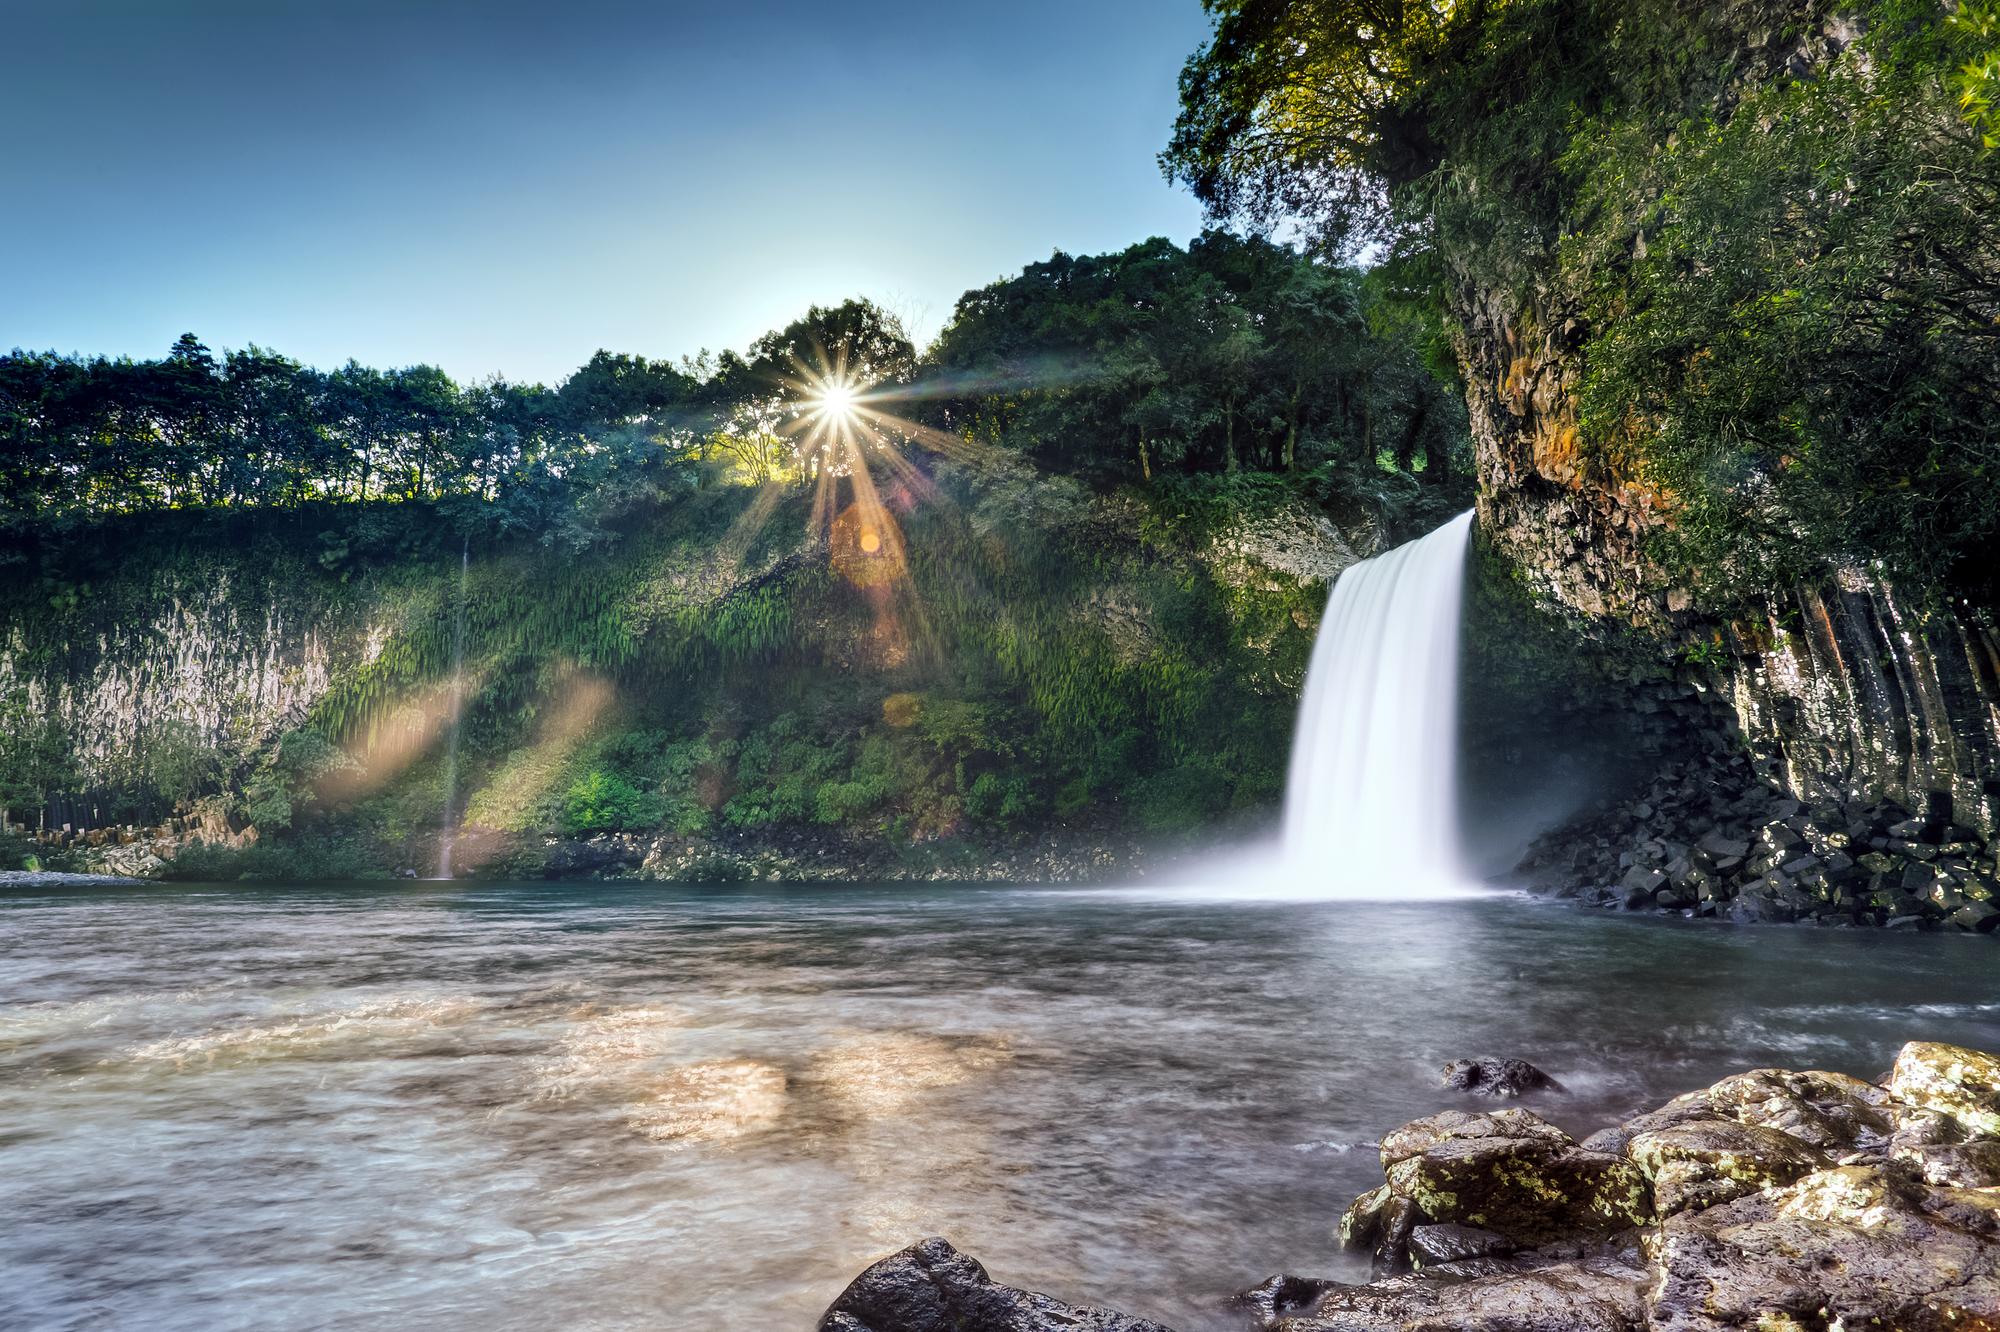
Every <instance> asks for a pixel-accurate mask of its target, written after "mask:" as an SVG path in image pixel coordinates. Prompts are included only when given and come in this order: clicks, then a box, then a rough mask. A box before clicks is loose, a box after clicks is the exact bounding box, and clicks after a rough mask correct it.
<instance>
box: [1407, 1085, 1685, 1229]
mask: <svg viewBox="0 0 2000 1332" xmlns="http://www.w3.org/2000/svg"><path fill="white" fill-rule="evenodd" d="M1382 1164H1383V1169H1384V1172H1385V1173H1386V1175H1387V1176H1388V1181H1389V1188H1390V1189H1391V1190H1392V1191H1393V1192H1394V1193H1395V1194H1396V1195H1397V1196H1399V1197H1403V1198H1407V1199H1409V1200H1410V1201H1411V1202H1413V1203H1415V1204H1416V1205H1417V1207H1418V1208H1420V1209H1421V1210H1422V1211H1423V1214H1424V1215H1425V1216H1426V1217H1428V1218H1429V1219H1430V1220H1432V1221H1455V1222H1460V1223H1463V1224H1465V1225H1470V1226H1478V1227H1480V1228H1482V1229H1485V1230H1491V1231H1493V1232H1495V1233H1497V1234H1500V1235H1503V1236H1505V1237H1506V1238H1507V1239H1509V1240H1512V1241H1514V1242H1515V1243H1517V1244H1524V1245H1533V1244H1541V1243H1545V1242H1547V1241H1549V1240H1552V1239H1558V1238H1563V1237H1569V1236H1576V1235H1601V1234H1609V1233H1612V1232H1615V1231H1619V1230H1627V1229H1630V1228H1632V1227H1634V1226H1639V1225H1644V1224H1645V1223H1646V1222H1648V1221H1650V1220H1651V1219H1652V1215H1653V1210H1652V1193H1651V1189H1650V1187H1649V1186H1648V1184H1647V1181H1646V1178H1645V1176H1644V1175H1642V1174H1641V1173H1640V1172H1639V1170H1638V1169H1637V1167H1635V1166H1633V1165H1632V1163H1631V1162H1629V1161H1626V1160H1624V1159H1622V1158H1620V1157H1617V1156H1612V1155H1609V1154H1607V1153H1603V1152H1590V1151H1585V1150H1583V1149H1582V1148H1580V1147H1578V1146H1577V1145H1576V1142H1575V1140H1574V1139H1572V1138H1571V1137H1570V1136H1569V1135H1568V1134H1567V1133H1564V1132H1563V1131H1562V1130H1561V1129H1559V1128H1557V1127H1556V1126H1555V1125H1553V1124H1551V1123H1549V1122H1548V1121H1546V1120H1544V1119H1542V1118H1540V1117H1539V1116H1537V1115H1533V1114H1530V1113H1529V1112H1528V1111H1526V1110H1501V1111H1497V1112H1494V1113H1491V1114H1479V1115H1473V1114H1466V1113H1464V1112H1462V1111H1446V1112H1445V1113H1443V1114H1439V1115H1432V1116H1430V1117H1429V1118H1427V1119H1419V1120H1416V1121H1413V1122H1412V1123H1409V1124H1406V1125H1404V1126H1403V1127H1402V1128H1400V1129H1397V1130H1396V1131H1395V1132H1394V1133H1391V1134H1389V1135H1388V1136H1387V1137H1385V1138H1383V1140H1382Z"/></svg>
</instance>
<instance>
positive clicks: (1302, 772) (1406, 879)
mask: <svg viewBox="0 0 2000 1332" xmlns="http://www.w3.org/2000/svg"><path fill="white" fill-rule="evenodd" d="M1471 532H1472V514H1471V513H1470V512H1467V513H1463V514H1460V515H1459V516H1458V517H1456V518H1454V519H1452V520H1451V521H1450V522H1448V523H1446V524H1445V525H1444V526H1443V527H1440V528H1438V529H1437V530H1436V531H1434V532H1432V533H1431V534H1430V535H1429V536H1426V537H1423V538H1421V539H1419V540H1416V541H1412V542H1410V543H1408V544H1407V545H1403V546H1398V547H1397V548H1396V549H1394V550H1392V551H1389V552H1387V553H1386V554H1382V555H1377V556H1376V557H1375V558H1373V559H1370V560H1364V561H1362V562H1361V563H1360V564H1356V565H1354V566H1353V567H1351V568H1349V569H1348V570H1347V571H1346V572H1344V573H1342V574H1341V575H1340V578H1339V580H1338V581H1337V582H1335V583H1334V586H1333V594H1332V596H1331V597H1330V598H1329V599H1328V601H1327V607H1326V615H1325V617H1324V618H1323V619H1322V620H1321V621H1320V628H1319V637H1318V639H1317V640H1316V641H1315V642H1314V644H1313V652H1312V665H1311V667H1310V668H1309V669H1308V671H1307V673H1306V685H1305V698H1304V700H1303V701H1302V703H1301V705H1300V708H1299V721H1298V730H1297V732H1296V734H1295V736H1294V738H1293V742H1292V765H1291V773H1290V780H1289V781H1288V782H1287V784H1286V787H1285V835H1284V860H1285V865H1286V870H1287V875H1288V878H1289V879H1290V880H1291V883H1290V887H1291V889H1292V890H1293V891H1294V892H1297V893H1300V894H1304V895H1311V896H1354V897H1396V898H1402V897H1419V896H1425V895H1431V896H1436V895H1441V894H1445V893H1451V892H1463V891H1465V890H1466V889H1468V888H1469V887H1471V886H1472V883H1471V876H1470V875H1469V874H1468V873H1467V872H1466V871H1465V869H1464V867H1463V865H1462V864H1461V861H1460V855H1459V846H1458V818H1457V806H1458V800H1457V776H1458V772H1457V769H1458V763H1457V740H1458V626H1459V615H1460V601H1461V597H1462V593H1463V591H1464V586H1465V550H1466V543H1467V541H1468V540H1470V537H1471Z"/></svg>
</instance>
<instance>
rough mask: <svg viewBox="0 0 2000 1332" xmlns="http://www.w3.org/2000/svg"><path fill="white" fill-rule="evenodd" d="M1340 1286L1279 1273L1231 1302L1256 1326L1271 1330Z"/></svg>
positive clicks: (1310, 1278) (1307, 1309)
mask: <svg viewBox="0 0 2000 1332" xmlns="http://www.w3.org/2000/svg"><path fill="white" fill-rule="evenodd" d="M1340 1284H1341V1283H1340V1282H1338V1281H1326V1280H1322V1279H1321V1278H1319V1277H1299V1276H1285V1275H1282V1274H1280V1275H1278V1276H1273V1277H1266V1278H1265V1279H1264V1280H1263V1281H1262V1282H1261V1283H1259V1284H1257V1285H1255V1286H1252V1287H1251V1288H1250V1289H1248V1290H1246V1291H1244V1292H1243V1293H1242V1294H1241V1295H1238V1296H1237V1297H1236V1299H1235V1300H1234V1303H1235V1304H1237V1305H1240V1306H1241V1307H1242V1308H1243V1309H1244V1310H1246V1311H1247V1312H1248V1313H1249V1315H1250V1319H1251V1321H1252V1322H1253V1323H1255V1324H1256V1325H1257V1326H1258V1327H1260V1328H1275V1327H1277V1326H1278V1325H1279V1324H1280V1323H1282V1322H1283V1321H1284V1320H1285V1319H1287V1318H1291V1317H1293V1316H1294V1315H1298V1314H1303V1313H1306V1312H1308V1311H1309V1310H1310V1309H1311V1308H1312V1307H1313V1306H1314V1305H1316V1304H1318V1303H1319V1301H1320V1298H1321V1297H1322V1296H1324V1295H1325V1294H1326V1293H1327V1292H1328V1291H1330V1290H1332V1289H1334V1288H1335V1287H1337V1286H1339V1285H1340Z"/></svg>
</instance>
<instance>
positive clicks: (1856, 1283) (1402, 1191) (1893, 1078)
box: [819, 1042, 2000, 1332]
mask: <svg viewBox="0 0 2000 1332" xmlns="http://www.w3.org/2000/svg"><path fill="white" fill-rule="evenodd" d="M1382 1168H1383V1183H1382V1185H1381V1187H1379V1188H1377V1189H1375V1190H1373V1191H1371V1192H1369V1193H1366V1194H1364V1195H1362V1197H1360V1198H1359V1199H1357V1200H1356V1201H1355V1202H1354V1204H1353V1206H1352V1207H1350V1208H1349V1209H1348V1211H1347V1214H1346V1216H1345V1217H1344V1218H1343V1219H1342V1221H1341V1224H1340V1232H1339V1234H1340V1239H1341V1242H1342V1243H1343V1244H1346V1245H1348V1246H1351V1247H1360V1248H1365V1249H1368V1250H1371V1251H1372V1252H1373V1254H1374V1263H1375V1268H1376V1278H1375V1279H1374V1280H1372V1281H1370V1282H1369V1283H1368V1284H1366V1285H1354V1284H1348V1283H1343V1282H1338V1281H1330V1280H1322V1279H1317V1278H1312V1277H1298V1276H1275V1277H1272V1278H1270V1279H1269V1280H1268V1281H1266V1282H1264V1283H1263V1284H1262V1285H1260V1286H1258V1287H1256V1288H1255V1289H1253V1290H1250V1291H1248V1292H1246V1293H1245V1294H1244V1295H1242V1296H1241V1297H1239V1300H1238V1312H1239V1315H1240V1316H1241V1318H1242V1319H1243V1320H1244V1322H1245V1324H1246V1325H1247V1326H1249V1327H1254V1328H1258V1329H1261V1330H1262V1332H1445V1330H1446V1329H1450V1330H1451V1332H1725V1330H1729V1332H1736V1330H1738V1329H1757V1332H1807V1330H1808V1329H1816V1330H1818V1332H1826V1330H1827V1329H1840V1328H1848V1329H1855V1328H1862V1327H1870V1328H1882V1329H1902V1330H1904V1332H1947V1330H1949V1332H1995V1329H2000V1057H1996V1056H1994V1055H1990V1054H1982V1053H1980V1052H1978V1051H1975V1050H1967V1049H1962V1048H1958V1047H1953V1046H1946V1045H1934V1044H1927V1043H1922V1042H1913V1043H1911V1044H1909V1045H1906V1046H1904V1047H1903V1049H1902V1052H1901V1053H1900V1054H1899V1055H1898V1056H1897V1059H1896V1063H1895V1067H1894V1069H1893V1070H1892V1071H1891V1072H1890V1073H1889V1075H1888V1076H1887V1077H1885V1078H1884V1079H1883V1081H1882V1083H1880V1084H1876V1083H1871V1082H1864V1081H1862V1080H1860V1079H1858V1078H1853V1077H1848V1076H1846V1075H1844V1074H1839V1073H1823V1072H1789V1071H1786V1070H1783V1069H1758V1070H1755V1071H1752V1072H1748V1073H1739V1074H1737V1075H1735V1076H1733V1077H1728V1078H1724V1079H1723V1080H1722V1081H1721V1082H1718V1083H1716V1084H1715V1085H1714V1086H1712V1087H1709V1088H1706V1089H1704V1090H1702V1091H1697V1092H1691V1093H1689V1094H1687V1095H1684V1096H1679V1097H1676V1098H1675V1099H1674V1100H1672V1101H1669V1102H1668V1103H1667V1104H1666V1105H1663V1106H1661V1107H1660V1108H1658V1109H1657V1110H1653V1111H1649V1112H1647V1113H1645V1114H1642V1115H1638V1116H1636V1117H1634V1118H1632V1119H1629V1120H1626V1121H1625V1122H1623V1123H1621V1124H1617V1125H1614V1126H1612V1127H1610V1128H1607V1129H1604V1130H1602V1131H1601V1132H1598V1133H1594V1134H1592V1135H1591V1136H1589V1137H1588V1138H1585V1139H1584V1140H1583V1141H1581V1142H1578V1141H1577V1140H1576V1139H1574V1138H1572V1137H1571V1136H1570V1135H1569V1134H1567V1133H1565V1132H1564V1131H1563V1130H1562V1129H1560V1128H1558V1127H1556V1126H1555V1125H1553V1124H1550V1123H1548V1122H1547V1121H1546V1120H1543V1119H1541V1118H1539V1117H1538V1116H1536V1115H1534V1114H1532V1113H1530V1112H1529V1111H1527V1110H1524V1109H1519V1108H1511V1107H1510V1108H1508V1109H1504V1110H1496V1111H1492V1112H1488V1113H1483V1114H1473V1113H1467V1112H1465V1111H1458V1110H1450V1111H1445V1112H1444V1113H1442V1114H1437V1115H1432V1116H1430V1117H1428V1118H1425V1119H1419V1120H1416V1121H1414V1122H1413V1123H1409V1124H1405V1125H1404V1126H1403V1127H1401V1128H1399V1129H1397V1130H1396V1131H1395V1132H1393V1133H1390V1134H1388V1135H1386V1136H1385V1137H1384V1138H1383V1139H1382ZM1058 1328H1060V1329H1068V1330H1072V1332H1165V1329H1163V1328H1161V1327H1160V1325H1159V1324H1157V1323H1153V1322H1150V1321H1148V1320H1145V1319H1141V1318H1134V1317H1130V1316H1128V1315H1124V1314H1118V1313H1113V1312H1110V1311H1107V1310H1103V1309H1091V1308H1083V1307H1079V1306H1075V1305H1069V1304H1065V1303H1063V1302H1062V1301H1060V1300H1056V1299H1053V1298H1051V1297H1049V1296H1046V1295H1037V1294H1034V1293H1032V1292H1027V1291H1021V1290H1015V1289H1013V1288H1011V1287H1006V1286H999V1285H995V1284H994V1283H993V1282H992V1281H991V1279H990V1278H988V1276H987V1274H986V1271H985V1269H984V1268H982V1267H980V1265H979V1264H978V1263H976V1262H974V1261H973V1260H971V1259H970V1258H968V1257H966V1256H965V1255H963V1254H960V1253H959V1252H957V1251H956V1250H955V1249H953V1248H952V1247H951V1246H950V1245H949V1244H947V1243H946V1242H945V1241H943V1240H939V1239H931V1240H925V1241H923V1242H921V1243H919V1244H916V1245H913V1246H911V1247H910V1248H908V1249H905V1250H903V1251H902V1252H901V1253H898V1254H894V1255H892V1256H890V1257H888V1258H885V1259H883V1260H882V1261H881V1262H879V1263H877V1264H875V1266H873V1267H871V1268H869V1269H868V1270H867V1271H866V1272H864V1273H863V1274H862V1275H861V1276H860V1277H859V1278H858V1279H857V1280H856V1281H855V1282H854V1284H853V1285H852V1286H850V1287H848V1289H847V1290H846V1292H844V1293H843V1294H842V1295H841V1297H840V1298H839V1299H838V1300H836V1301H835V1302H834V1304H833V1307H832V1308H831V1309H829V1310H828V1311H827V1313H826V1316H825V1317H824V1318H823V1319H822V1320H821V1321H820V1324H819V1329H820V1332H1053V1330H1054V1329H1058Z"/></svg>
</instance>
